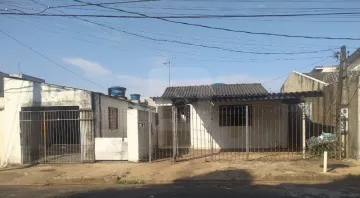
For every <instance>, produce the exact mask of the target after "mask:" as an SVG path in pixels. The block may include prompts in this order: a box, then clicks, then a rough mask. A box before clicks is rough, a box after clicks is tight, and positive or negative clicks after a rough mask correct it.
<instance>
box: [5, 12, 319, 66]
mask: <svg viewBox="0 0 360 198" xmlns="http://www.w3.org/2000/svg"><path fill="white" fill-rule="evenodd" d="M8 17H10V18H12V19H14V20H17V21H20V22H22V23H25V24H29V23H28V22H25V21H22V20H19V19H17V18H14V17H11V16H8ZM50 25H51V26H53V27H56V28H59V29H64V30H67V31H71V32H75V33H78V34H82V35H87V36H90V37H93V38H97V39H102V40H106V41H110V42H116V43H122V42H120V41H117V40H112V39H107V38H103V37H98V36H94V35H91V34H87V33H81V32H77V31H73V30H70V29H67V28H63V27H58V26H56V25H53V24H50ZM34 26H35V27H37V28H39V29H44V30H46V31H49V32H51V33H54V34H58V35H60V34H59V33H57V32H54V31H52V30H49V29H45V28H42V27H40V26H37V25H34ZM70 37H71V38H72V39H75V40H79V41H83V42H86V43H91V44H94V45H97V46H98V45H99V44H98V43H94V42H91V41H88V40H84V39H79V38H76V37H73V36H70ZM101 44H102V43H101ZM101 44H100V45H101ZM111 47H113V46H111ZM114 48H115V49H117V50H121V51H127V52H134V50H129V49H123V48H118V47H117V46H116V47H114ZM151 49H152V50H157V51H163V52H170V53H179V54H186V55H191V56H196V57H199V56H201V55H199V54H194V53H184V52H176V51H171V50H164V49H157V48H151ZM143 54H147V55H151V56H161V57H166V58H168V56H164V55H159V54H152V53H151V54H149V53H143ZM171 58H174V59H183V60H195V61H201V62H220V63H239V62H257V61H259V60H262V61H265V62H268V61H292V60H311V59H318V58H323V57H306V58H278V59H249V60H241V61H240V60H216V59H194V58H181V57H180V58H179V57H173V56H172V57H171ZM219 58H224V59H229V58H228V57H219Z"/></svg>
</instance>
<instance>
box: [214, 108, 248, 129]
mask: <svg viewBox="0 0 360 198" xmlns="http://www.w3.org/2000/svg"><path fill="white" fill-rule="evenodd" d="M246 106H248V113H249V126H252V106H251V105H220V106H219V126H246Z"/></svg>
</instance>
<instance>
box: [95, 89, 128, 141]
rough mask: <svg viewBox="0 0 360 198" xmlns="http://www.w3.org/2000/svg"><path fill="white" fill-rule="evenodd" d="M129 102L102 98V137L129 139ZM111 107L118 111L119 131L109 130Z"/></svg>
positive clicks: (107, 97)
mask: <svg viewBox="0 0 360 198" xmlns="http://www.w3.org/2000/svg"><path fill="white" fill-rule="evenodd" d="M128 106H129V102H127V101H123V100H119V99H116V98H112V97H109V96H106V95H101V96H100V107H101V134H100V135H101V137H123V138H126V137H127V132H126V131H127V130H126V128H127V121H126V119H127V110H128ZM109 107H113V108H117V109H118V129H109Z"/></svg>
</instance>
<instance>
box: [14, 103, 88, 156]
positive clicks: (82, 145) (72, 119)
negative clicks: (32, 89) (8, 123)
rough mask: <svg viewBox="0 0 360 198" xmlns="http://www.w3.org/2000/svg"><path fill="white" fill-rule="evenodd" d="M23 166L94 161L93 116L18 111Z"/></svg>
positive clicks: (71, 112)
mask: <svg viewBox="0 0 360 198" xmlns="http://www.w3.org/2000/svg"><path fill="white" fill-rule="evenodd" d="M20 129H21V151H22V161H23V163H78V162H89V161H90V162H91V161H94V134H93V112H92V111H90V110H49V111H21V112H20Z"/></svg>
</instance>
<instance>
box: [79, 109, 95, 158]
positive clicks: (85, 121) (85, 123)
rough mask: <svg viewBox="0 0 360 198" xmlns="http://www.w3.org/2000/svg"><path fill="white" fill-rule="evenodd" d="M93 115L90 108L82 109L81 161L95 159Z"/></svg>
mask: <svg viewBox="0 0 360 198" xmlns="http://www.w3.org/2000/svg"><path fill="white" fill-rule="evenodd" d="M92 124H93V116H92V111H90V110H80V137H81V162H94V161H95V143H94V129H93V126H92Z"/></svg>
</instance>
